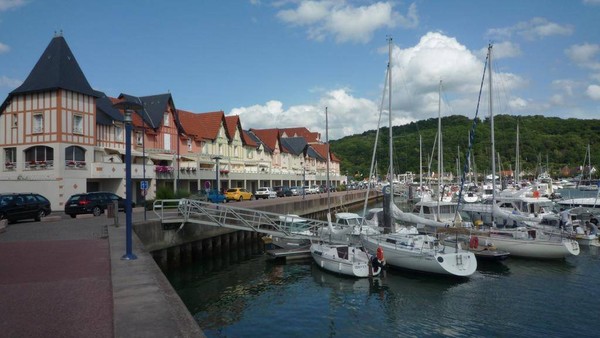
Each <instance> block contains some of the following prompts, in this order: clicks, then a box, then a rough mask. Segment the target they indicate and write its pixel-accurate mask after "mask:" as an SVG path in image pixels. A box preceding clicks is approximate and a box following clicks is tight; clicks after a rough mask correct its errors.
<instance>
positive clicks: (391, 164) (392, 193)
mask: <svg viewBox="0 0 600 338" xmlns="http://www.w3.org/2000/svg"><path fill="white" fill-rule="evenodd" d="M388 41H389V51H388V54H389V55H388V57H389V61H388V69H389V70H388V81H389V84H388V122H389V126H390V129H389V138H390V144H389V156H390V167H389V176H388V180H389V182H390V194H391V201H392V202H391V203H393V199H394V184H393V183H394V178H393V176H394V171H393V167H392V166H393V163H394V160H393V159H394V151H393V149H392V148H393V138H392V136H393V133H392V37H389V40H388ZM390 210H391V209H390Z"/></svg>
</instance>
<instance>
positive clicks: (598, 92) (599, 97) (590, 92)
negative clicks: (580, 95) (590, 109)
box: [585, 85, 600, 101]
mask: <svg viewBox="0 0 600 338" xmlns="http://www.w3.org/2000/svg"><path fill="white" fill-rule="evenodd" d="M585 94H586V95H587V96H589V97H590V98H591V99H592V100H596V101H600V86H598V85H590V86H588V88H587V90H586V91H585Z"/></svg>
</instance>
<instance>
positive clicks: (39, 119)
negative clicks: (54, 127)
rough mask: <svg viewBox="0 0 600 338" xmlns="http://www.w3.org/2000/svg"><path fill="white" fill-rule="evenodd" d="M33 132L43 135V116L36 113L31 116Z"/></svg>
mask: <svg viewBox="0 0 600 338" xmlns="http://www.w3.org/2000/svg"><path fill="white" fill-rule="evenodd" d="M33 132H34V133H43V132H44V114H42V113H36V114H33Z"/></svg>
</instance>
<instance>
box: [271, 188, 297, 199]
mask: <svg viewBox="0 0 600 338" xmlns="http://www.w3.org/2000/svg"><path fill="white" fill-rule="evenodd" d="M273 190H275V193H276V194H277V197H288V196H292V195H294V193H293V192H292V191H291V190H290V188H288V187H286V186H277V187H273Z"/></svg>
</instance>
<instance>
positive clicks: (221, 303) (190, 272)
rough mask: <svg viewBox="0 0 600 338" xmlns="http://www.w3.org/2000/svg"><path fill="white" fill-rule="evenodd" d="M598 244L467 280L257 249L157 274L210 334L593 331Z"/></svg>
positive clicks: (498, 267)
mask: <svg viewBox="0 0 600 338" xmlns="http://www.w3.org/2000/svg"><path fill="white" fill-rule="evenodd" d="M563 196H564V195H563ZM598 249H599V248H595V247H592V248H588V247H582V252H581V254H580V255H579V256H576V257H569V258H567V259H565V260H558V261H537V260H526V259H517V258H514V257H511V258H509V259H508V260H506V261H504V262H502V263H487V264H484V263H480V264H479V268H478V271H477V272H476V273H475V274H474V275H473V276H472V277H471V278H469V279H465V280H455V279H449V278H445V277H439V276H432V275H422V274H417V273H414V272H407V271H399V270H390V271H388V272H387V273H386V275H385V276H383V277H381V278H377V279H374V280H369V279H353V278H346V277H342V276H338V275H334V274H331V273H328V272H325V271H323V270H321V269H319V268H318V267H317V266H316V265H315V264H314V263H313V262H312V260H306V261H302V262H298V263H287V264H286V263H281V262H276V261H273V260H271V259H269V258H268V257H267V256H266V255H265V254H264V253H263V252H262V251H261V249H260V248H258V247H254V248H250V249H249V248H245V249H241V250H236V251H233V252H232V253H229V254H222V255H219V256H218V257H216V258H212V259H203V260H201V261H197V262H193V263H190V264H188V265H185V266H180V267H177V268H165V270H164V272H165V275H166V276H167V278H168V279H169V280H170V282H171V284H172V285H173V287H174V288H175V290H176V291H177V292H178V294H179V295H180V297H181V298H182V300H183V301H184V303H185V304H186V306H187V307H188V309H189V310H190V312H191V313H192V314H193V316H194V317H195V319H196V320H197V321H198V323H199V325H200V327H201V328H202V329H203V330H204V333H205V334H206V335H207V336H209V337H258V336H262V337H282V336H290V337H330V336H348V337H385V336H388V337H389V336H395V337H399V336H400V337H424V336H444V337H465V336H466V337H473V336H476V337H481V336H484V337H490V336H506V337H516V336H518V337H574V336H581V337H591V336H594V337H595V336H598V333H597V332H598V323H597V316H598V313H600V297H599V296H600V291H599V289H598V285H597V282H598V280H600V253H599V250H598Z"/></svg>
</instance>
